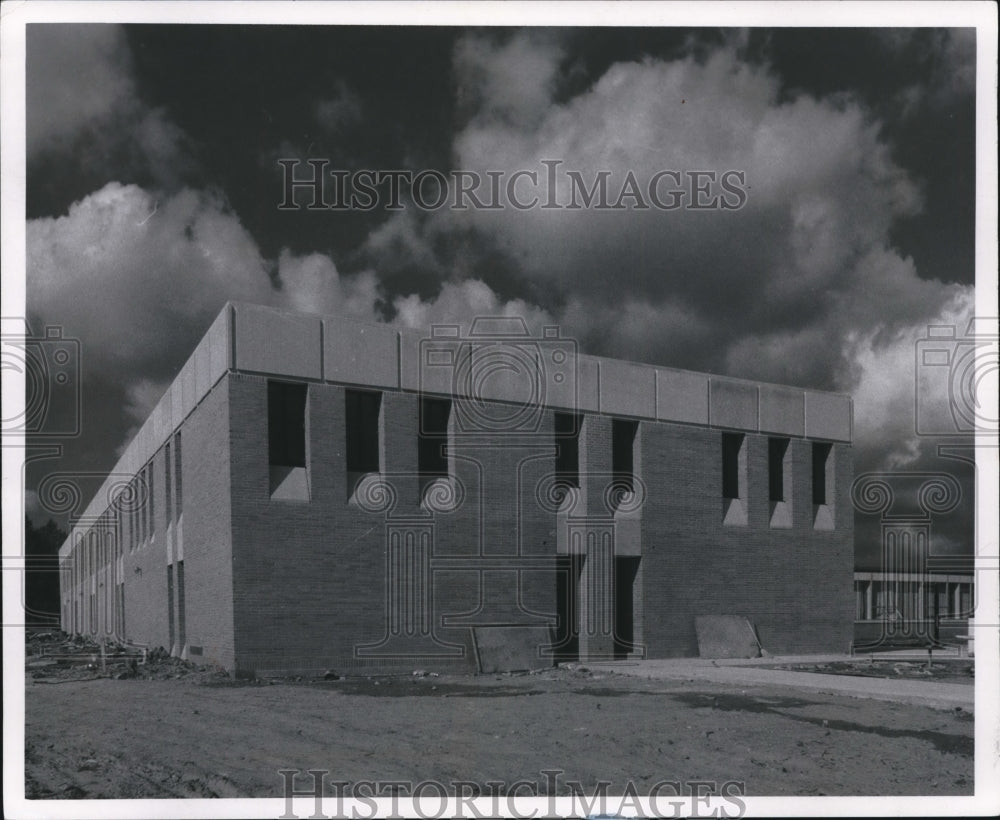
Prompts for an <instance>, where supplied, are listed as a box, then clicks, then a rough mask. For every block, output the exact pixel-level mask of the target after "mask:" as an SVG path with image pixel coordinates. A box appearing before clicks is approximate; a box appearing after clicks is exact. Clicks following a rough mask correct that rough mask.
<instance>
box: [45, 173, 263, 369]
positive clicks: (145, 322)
mask: <svg viewBox="0 0 1000 820" xmlns="http://www.w3.org/2000/svg"><path fill="white" fill-rule="evenodd" d="M27 270H28V280H29V281H30V283H31V287H30V288H29V290H28V299H29V302H28V308H29V312H31V313H33V314H34V315H37V316H43V317H44V318H45V320H46V321H48V322H50V323H52V322H55V323H58V324H60V325H62V326H63V327H64V329H65V332H66V333H67V334H68V335H71V336H75V337H76V338H79V339H81V340H83V341H84V345H85V347H84V349H83V351H82V355H83V357H84V361H83V366H84V367H85V368H86V367H97V368H101V369H103V368H107V369H111V370H118V371H121V372H126V373H128V372H141V373H144V374H146V375H149V374H150V371H152V372H153V373H154V374H155V373H156V371H158V370H159V371H161V373H162V368H163V367H164V366H165V363H164V359H165V358H169V356H170V351H172V350H175V349H177V348H178V347H181V346H183V345H184V343H185V342H188V343H189V344H191V346H193V343H194V342H195V341H197V338H199V336H200V334H201V333H203V332H204V329H205V328H206V327H207V324H208V322H209V321H210V320H211V318H212V316H214V315H215V313H217V312H218V311H219V310H220V309H221V307H222V305H223V304H224V303H225V301H226V300H227V299H229V298H233V296H234V295H235V294H241V296H240V298H245V299H247V300H250V301H264V302H266V301H269V300H270V298H271V292H272V287H271V281H270V278H269V276H268V271H267V267H266V263H265V260H264V259H262V258H261V255H260V253H259V251H258V249H257V245H256V243H255V242H254V240H253V238H252V237H251V236H250V235H249V234H248V233H247V231H246V230H245V229H244V228H243V227H242V225H241V224H240V222H239V220H238V219H237V218H236V216H235V215H234V214H232V212H230V211H229V210H228V209H227V208H226V206H225V203H224V201H223V200H222V198H221V197H220V196H219V195H216V194H211V193H207V192H204V191H193V190H188V189H185V190H183V191H181V192H179V193H178V194H176V195H174V196H164V197H162V198H160V197H158V196H157V195H155V194H153V193H150V192H148V191H145V190H143V189H142V188H139V187H137V186H135V185H121V184H119V183H109V184H108V185H106V186H104V187H103V188H102V189H100V190H99V191H95V192H94V193H92V194H90V195H89V196H87V197H85V198H84V199H82V200H80V201H79V202H76V203H74V204H73V205H72V206H71V207H70V209H69V212H68V213H67V214H65V215H63V216H60V217H55V218H51V217H46V218H40V219H34V220H30V221H29V222H28V224H27ZM109 311H114V313H115V315H116V316H117V317H118V318H117V319H116V321H115V322H109V321H108V314H109Z"/></svg>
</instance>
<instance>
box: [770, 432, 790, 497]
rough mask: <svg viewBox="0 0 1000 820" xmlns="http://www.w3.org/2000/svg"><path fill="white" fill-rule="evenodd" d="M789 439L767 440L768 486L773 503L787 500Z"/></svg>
mask: <svg viewBox="0 0 1000 820" xmlns="http://www.w3.org/2000/svg"><path fill="white" fill-rule="evenodd" d="M787 452H788V439H787V438H769V439H768V440H767V485H768V493H769V495H770V498H771V501H784V500H785V455H786V453H787Z"/></svg>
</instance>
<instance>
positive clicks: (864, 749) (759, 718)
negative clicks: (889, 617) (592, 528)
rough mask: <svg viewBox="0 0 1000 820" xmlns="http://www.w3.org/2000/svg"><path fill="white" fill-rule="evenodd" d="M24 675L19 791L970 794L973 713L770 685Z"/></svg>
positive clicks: (170, 673) (137, 672)
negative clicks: (311, 775) (730, 789)
mask: <svg viewBox="0 0 1000 820" xmlns="http://www.w3.org/2000/svg"><path fill="white" fill-rule="evenodd" d="M88 666H89V667H90V668H88ZM116 670H118V671H116ZM823 671H828V670H823ZM102 675H103V676H102ZM966 680H967V681H968V682H970V683H971V680H972V678H971V676H968V675H967V674H966ZM26 687H27V689H26V698H25V701H26V703H25V767H26V794H27V796H28V797H33V798H138V797H153V798H156V797H281V796H282V795H283V792H282V784H283V779H282V777H281V776H280V775H279V774H278V770H279V769H301V770H306V769H326V770H329V771H330V776H329V779H330V780H332V781H348V782H351V783H356V782H358V781H360V780H378V781H383V782H384V781H389V780H410V781H419V780H430V779H434V780H437V781H439V782H444V783H450V782H453V781H456V780H466V781H475V782H477V783H480V784H486V783H487V782H488V781H491V780H493V781H505V782H507V783H513V782H514V781H516V780H519V779H526V780H529V781H532V782H536V783H538V784H539V794H544V793H545V792H546V790H547V787H546V786H545V783H546V780H545V777H544V776H543V775H542V774H540V772H541V771H542V770H545V769H550V770H551V769H559V770H561V771H562V772H563V773H564V774H562V775H560V777H559V779H558V780H557V787H556V789H555V791H556V793H557V794H568V793H570V792H569V785H568V783H569V781H577V782H579V783H581V784H582V786H583V788H584V789H593V787H594V786H595V785H596V784H597V782H598V781H600V780H610V781H612V783H613V786H612V789H611V792H610V793H612V794H614V793H616V791H617V792H618V793H620V792H621V790H622V789H624V788H625V784H626V781H628V780H631V781H632V782H633V783H634V785H635V788H636V790H637V791H639V792H640V793H642V792H643V787H644V786H645V787H647V788H648V787H649V786H651V785H652V784H654V783H656V782H657V781H659V780H673V781H692V780H703V781H715V782H717V783H719V784H721V783H724V782H728V781H743V782H744V783H745V789H746V792H745V793H746V794H747V795H823V794H825V795H850V794H857V795H874V794H882V795H926V794H931V795H959V794H971V793H972V789H973V782H972V779H973V717H972V714H971V713H969V712H967V711H962V710H958V709H956V710H953V711H942V710H934V709H930V708H925V707H921V706H909V705H904V704H899V703H889V702H883V701H875V700H863V699H854V698H848V697H838V696H832V695H821V694H816V693H813V692H810V693H807V694H799V693H797V692H796V691H795V690H793V689H789V688H783V687H762V686H754V687H745V688H743V687H734V686H726V685H717V684H710V683H704V682H685V681H663V680H660V681H656V680H653V681H649V680H641V679H638V678H631V677H625V676H623V675H616V674H614V673H613V672H610V671H608V670H607V669H604V668H602V669H599V670H589V669H587V668H586V667H579V666H578V667H576V668H566V667H560V668H558V669H551V670H546V671H543V672H540V673H535V674H525V675H483V676H477V677H450V676H440V677H438V676H432V675H427V674H424V675H418V676H407V677H395V678H388V677H382V678H357V679H355V678H351V679H338V680H324V679H322V678H318V679H310V680H283V681H274V682H263V681H256V682H236V681H232V680H230V679H229V678H228V677H225V676H224V675H222V674H219V673H218V672H217V671H216V670H211V669H207V668H203V667H202V668H199V667H194V666H192V665H190V664H184V663H183V662H180V661H176V660H172V659H159V660H158V661H154V662H152V663H149V664H147V665H145V666H142V665H139V666H137V667H132V666H131V665H130V664H129V663H128V662H127V660H124V659H118V660H117V661H116V662H114V663H109V664H107V665H106V666H105V667H104V669H103V671H102V669H101V666H100V662H99V660H97V658H96V656H93V655H92V656H90V657H89V658H86V657H83V658H80V657H77V658H76V659H75V661H74V662H69V661H66V660H63V662H62V663H59V662H58V661H56V660H55V659H52V658H35V659H32V660H29V668H28V671H27V674H26ZM486 788H487V787H486V786H485V785H484V787H483V789H484V791H483V793H484V794H485V793H487V792H486ZM331 794H332V792H331Z"/></svg>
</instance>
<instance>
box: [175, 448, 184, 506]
mask: <svg viewBox="0 0 1000 820" xmlns="http://www.w3.org/2000/svg"><path fill="white" fill-rule="evenodd" d="M183 475H184V474H183V472H182V471H181V434H180V433H178V434H177V435H176V436H174V486H175V493H176V496H175V498H176V501H175V503H174V514H175V515H176V516H177V517H178V518H180V517H181V513H182V512H184V493H183V492H182V491H183V489H184V485H183V482H182V480H181V478H182V476H183Z"/></svg>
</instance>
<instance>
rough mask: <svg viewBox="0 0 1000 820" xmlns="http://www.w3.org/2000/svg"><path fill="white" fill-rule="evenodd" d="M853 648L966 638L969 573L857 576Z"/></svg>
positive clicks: (970, 597)
mask: <svg viewBox="0 0 1000 820" xmlns="http://www.w3.org/2000/svg"><path fill="white" fill-rule="evenodd" d="M854 598H855V616H854V617H855V621H854V643H855V646H856V647H862V646H867V645H871V646H878V645H880V644H881V645H885V646H893V645H903V644H922V643H928V644H931V643H934V642H940V643H950V642H956V641H957V640H958V636H968V633H969V619H970V618H971V617H972V614H973V608H974V605H975V583H974V577H973V574H972V573H971V572H967V573H957V572H947V573H945V572H855V573H854Z"/></svg>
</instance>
